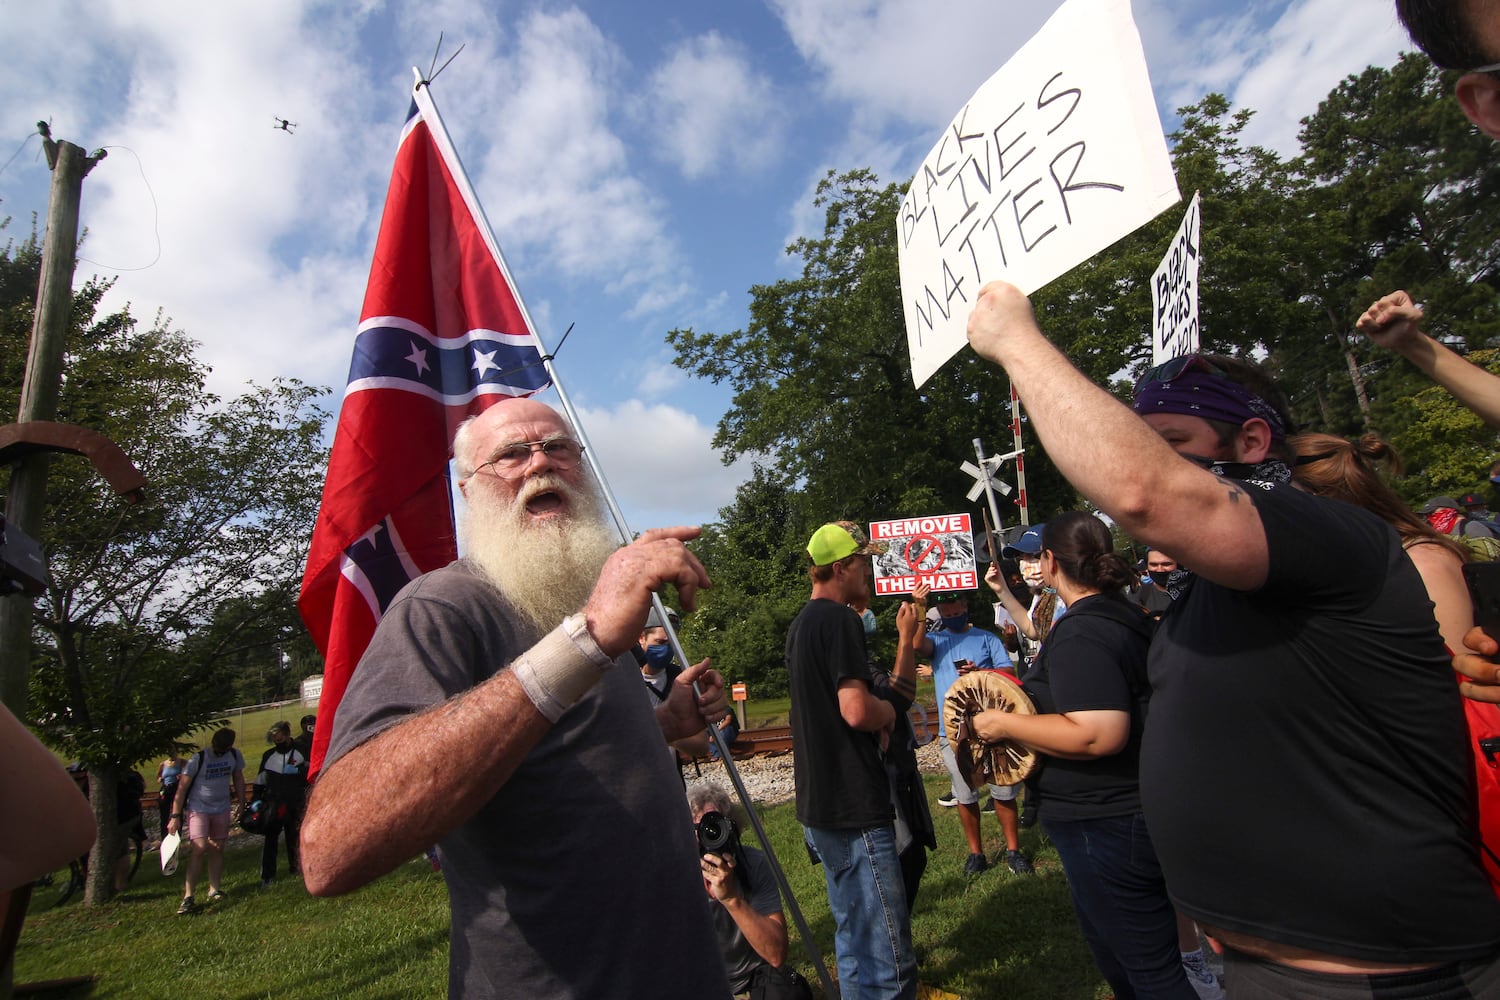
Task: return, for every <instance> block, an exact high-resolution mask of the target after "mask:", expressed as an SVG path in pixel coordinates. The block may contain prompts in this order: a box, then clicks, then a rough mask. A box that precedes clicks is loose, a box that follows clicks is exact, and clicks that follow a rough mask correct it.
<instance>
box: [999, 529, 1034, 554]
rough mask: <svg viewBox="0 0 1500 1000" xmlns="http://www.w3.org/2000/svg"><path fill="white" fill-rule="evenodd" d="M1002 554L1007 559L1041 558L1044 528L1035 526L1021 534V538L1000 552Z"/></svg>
mask: <svg viewBox="0 0 1500 1000" xmlns="http://www.w3.org/2000/svg"><path fill="white" fill-rule="evenodd" d="M1000 554H1001V555H1002V556H1004V557H1005V558H1007V559H1018V558H1020V557H1021V556H1039V555H1041V554H1042V526H1041V525H1040V524H1033V525H1032V526H1031V527H1029V528H1027V529H1026V530H1025V531H1023V532H1021V537H1020V538H1017V539H1016V540H1015V541H1014V542H1011V543H1010V544H1009V545H1007V546H1006V547H1005V548H1003V549H1001V550H1000Z"/></svg>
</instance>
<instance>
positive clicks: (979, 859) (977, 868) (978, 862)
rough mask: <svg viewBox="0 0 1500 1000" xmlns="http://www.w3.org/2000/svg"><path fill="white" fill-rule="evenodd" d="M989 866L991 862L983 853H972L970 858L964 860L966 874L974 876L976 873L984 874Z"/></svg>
mask: <svg viewBox="0 0 1500 1000" xmlns="http://www.w3.org/2000/svg"><path fill="white" fill-rule="evenodd" d="M989 867H990V863H989V862H988V861H986V860H985V857H984V855H983V854H971V855H969V860H968V861H965V862H964V874H965V875H967V876H969V877H970V878H973V877H974V876H975V875H983V874H984V873H985V872H986V871H988V870H989Z"/></svg>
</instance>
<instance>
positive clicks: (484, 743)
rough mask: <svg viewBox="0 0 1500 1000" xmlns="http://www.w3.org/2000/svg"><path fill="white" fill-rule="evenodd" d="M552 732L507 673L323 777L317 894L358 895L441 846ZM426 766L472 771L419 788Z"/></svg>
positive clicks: (432, 778)
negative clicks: (420, 762) (450, 764)
mask: <svg viewBox="0 0 1500 1000" xmlns="http://www.w3.org/2000/svg"><path fill="white" fill-rule="evenodd" d="M551 728H552V723H551V722H549V721H548V720H547V718H546V717H545V716H544V715H542V713H541V712H540V711H538V710H537V707H536V706H535V705H533V704H532V702H531V699H530V698H528V697H527V696H526V692H525V691H524V690H523V689H522V687H521V683H520V681H519V680H518V679H517V678H516V675H515V674H514V673H512V672H511V671H509V670H505V671H502V672H500V673H498V674H496V675H495V676H494V677H492V678H490V679H489V680H487V681H485V682H484V683H483V684H481V685H479V686H478V687H476V688H474V689H473V690H471V691H466V692H465V693H463V694H461V695H458V696H457V697H454V698H450V699H449V700H448V701H445V702H443V703H442V704H441V705H437V706H435V707H434V708H432V709H430V710H428V711H426V712H423V713H422V714H421V715H417V716H413V717H412V718H411V719H409V720H407V721H405V722H401V723H398V724H396V725H394V726H392V727H391V728H390V729H387V730H386V731H385V732H383V733H381V734H380V735H379V736H376V737H375V738H374V739H372V740H370V741H369V742H367V743H364V744H362V745H361V746H359V747H356V748H355V749H353V750H351V751H349V752H348V753H347V754H345V755H344V756H343V757H341V758H340V759H339V760H338V761H336V762H335V763H334V764H333V766H332V767H329V768H327V769H326V770H324V772H323V773H322V774H321V775H320V776H319V777H318V780H317V782H316V783H315V784H314V785H313V792H312V799H311V800H310V801H309V803H308V808H307V815H306V816H305V817H304V818H303V821H302V840H301V847H302V875H303V878H304V880H305V881H306V884H307V889H308V891H309V892H311V893H312V894H313V895H315V896H336V895H339V894H340V893H345V892H349V891H350V890H353V889H357V888H359V887H360V886H362V885H364V884H365V883H367V882H369V881H370V880H372V879H375V878H379V877H380V876H381V875H384V874H386V873H387V872H390V871H392V870H393V869H395V867H396V866H397V865H399V864H401V863H402V862H404V861H406V860H408V859H410V858H411V857H413V856H414V855H417V854H420V853H421V852H422V851H424V850H426V849H427V848H428V847H430V846H431V845H432V844H435V843H437V842H438V841H439V840H440V839H442V838H443V837H444V836H446V835H447V833H448V832H449V831H450V830H452V829H453V828H454V827H456V826H458V825H459V824H461V823H463V822H464V821H465V820H467V819H469V818H470V817H472V816H473V815H474V814H475V813H476V812H478V811H479V808H480V807H481V806H483V805H484V804H485V803H486V802H488V801H489V800H490V799H491V798H493V797H494V795H495V793H496V792H498V791H499V790H500V788H501V787H502V786H503V785H504V784H505V782H506V781H507V780H508V779H509V778H510V776H511V775H512V774H514V773H515V771H516V768H518V767H519V766H520V764H521V761H522V760H524V759H525V757H526V754H528V753H529V752H530V751H531V749H532V748H533V747H534V746H536V744H537V743H538V742H539V741H540V740H541V738H542V737H543V736H544V735H546V733H547V732H548V731H549V730H550V729H551ZM479 734H483V735H482V737H481V736H480V735H479ZM417 759H434V760H463V761H465V766H464V767H461V768H457V767H455V768H437V769H435V770H434V771H433V772H431V773H429V774H427V775H426V776H425V779H424V780H413V777H412V772H411V769H410V761H412V760H417ZM434 784H436V785H437V787H433V786H434ZM376 788H378V789H380V790H381V794H380V795H378V796H377V795H371V794H370V790H371V789H376ZM434 793H435V794H434ZM393 815H394V816H401V817H403V820H402V822H400V823H391V822H389V819H390V817H391V816H393Z"/></svg>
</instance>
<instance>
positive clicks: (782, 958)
mask: <svg viewBox="0 0 1500 1000" xmlns="http://www.w3.org/2000/svg"><path fill="white" fill-rule="evenodd" d="M688 808H689V809H690V810H691V812H692V814H693V828H694V829H695V830H696V831H697V833H698V850H699V853H700V854H701V855H702V857H701V859H700V864H701V867H702V870H703V886H704V888H705V889H707V890H708V895H709V898H710V899H712V900H714V904H715V905H714V907H713V920H714V931H715V933H716V934H717V935H718V938H719V951H720V953H721V954H722V955H723V956H724V966H725V968H726V969H727V970H728V971H729V985H730V986H731V987H732V988H733V989H734V994H735V996H736V997H749V998H750V1000H812V989H811V987H809V986H808V984H807V980H805V979H803V978H802V977H801V976H800V975H798V974H797V973H796V972H795V971H793V970H792V969H791V968H789V967H788V968H783V965H784V963H785V962H786V957H787V936H786V917H785V916H783V915H782V912H781V897H780V896H779V895H778V894H777V891H776V880H775V877H774V876H773V875H772V874H771V864H770V862H769V861H767V860H766V856H765V855H764V854H763V853H761V852H760V851H758V850H756V849H755V848H753V847H746V846H744V845H743V844H741V843H740V838H739V824H738V823H737V822H736V821H735V816H736V809H735V805H734V800H733V799H732V798H731V797H730V795H729V792H728V791H727V790H725V788H724V787H723V786H722V785H716V784H713V783H703V784H696V785H694V786H693V787H692V788H690V789H688Z"/></svg>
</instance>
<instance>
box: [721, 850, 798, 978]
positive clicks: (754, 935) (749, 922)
mask: <svg viewBox="0 0 1500 1000" xmlns="http://www.w3.org/2000/svg"><path fill="white" fill-rule="evenodd" d="M701 865H702V868H703V881H704V883H705V884H706V885H707V886H708V893H709V895H710V896H712V897H713V898H714V899H716V900H718V901H719V903H720V904H721V905H722V906H723V907H724V909H725V910H726V911H728V913H729V915H730V917H732V918H733V919H734V923H735V926H737V927H738V928H739V929H740V933H742V934H744V935H745V941H746V943H747V944H749V945H750V947H751V948H754V949H755V953H756V954H757V955H759V956H760V957H761V958H763V959H765V960H766V961H767V962H769V963H771V964H772V965H774V966H776V967H777V968H780V967H781V965H782V964H783V963H784V962H785V961H786V948H787V938H786V917H784V916H782V914H781V911H779V910H778V911H777V912H775V913H758V912H757V911H756V909H755V907H753V906H751V905H750V901H749V900H748V899H746V898H745V897H744V896H742V895H741V894H740V885H739V880H738V879H737V878H736V877H735V875H734V859H733V858H732V857H729V856H726V855H720V854H705V855H704V856H703V858H702V861H701Z"/></svg>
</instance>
